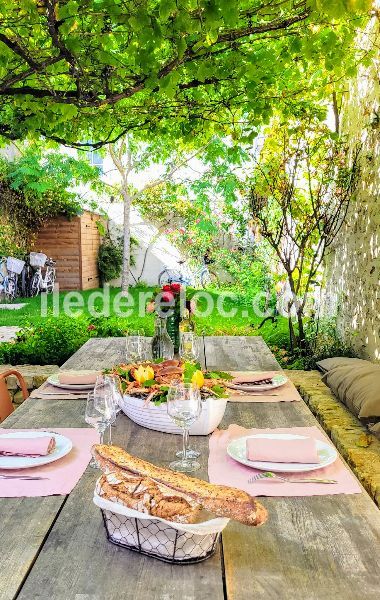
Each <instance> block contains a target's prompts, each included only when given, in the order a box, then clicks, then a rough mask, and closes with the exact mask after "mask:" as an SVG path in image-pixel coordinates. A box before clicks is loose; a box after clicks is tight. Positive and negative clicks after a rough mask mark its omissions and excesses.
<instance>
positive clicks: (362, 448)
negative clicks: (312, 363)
mask: <svg viewBox="0 0 380 600" xmlns="http://www.w3.org/2000/svg"><path fill="white" fill-rule="evenodd" d="M286 374H287V375H288V377H289V378H290V379H291V380H292V381H293V383H294V385H295V386H296V388H297V389H298V391H299V393H300V394H301V396H302V398H303V399H304V400H305V402H306V404H307V405H308V407H309V408H310V410H311V412H312V413H313V414H314V415H315V417H316V418H317V419H318V421H319V423H320V424H321V425H322V427H323V429H324V430H325V431H326V433H327V434H328V435H329V436H330V438H331V439H332V441H333V442H334V444H335V446H336V447H337V449H338V450H339V452H340V453H341V455H342V456H343V457H344V459H345V460H346V461H347V463H348V464H349V465H350V467H351V469H352V470H353V471H354V473H355V475H356V476H357V478H358V479H359V480H360V482H361V483H362V485H363V486H364V487H365V489H366V490H367V492H368V493H369V495H370V496H371V497H372V498H373V499H374V501H375V502H376V504H377V505H378V506H380V440H379V439H378V438H377V437H376V436H374V435H372V434H371V433H370V432H369V431H368V429H367V428H366V427H365V425H363V424H362V423H361V422H360V420H359V419H358V418H357V417H356V416H355V415H353V414H352V413H351V412H350V411H349V410H348V408H346V406H344V404H342V403H341V402H340V401H339V400H338V399H337V398H336V397H335V396H334V394H333V393H332V392H331V391H330V389H329V388H328V387H327V386H326V385H325V384H324V383H323V381H321V374H320V373H319V371H290V370H289V371H287V372H286Z"/></svg>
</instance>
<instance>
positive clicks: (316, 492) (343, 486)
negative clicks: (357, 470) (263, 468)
mask: <svg viewBox="0 0 380 600" xmlns="http://www.w3.org/2000/svg"><path fill="white" fill-rule="evenodd" d="M255 433H293V434H295V435H297V434H298V435H306V436H310V437H314V438H316V439H318V440H321V441H323V442H327V443H330V444H331V445H332V443H331V441H330V440H329V439H328V438H327V437H326V436H325V435H324V433H323V432H322V431H320V430H319V429H318V427H290V428H286V427H281V428H278V429H277V428H276V429H245V428H244V427H240V426H239V425H230V426H229V428H228V429H227V430H219V429H216V430H215V431H214V433H213V434H212V436H211V437H210V442H209V445H210V454H209V461H208V474H209V479H210V482H211V483H217V484H220V485H229V486H233V487H236V488H239V489H241V490H244V491H246V492H248V493H249V494H251V495H252V496H327V495H330V494H360V493H361V491H362V490H361V487H360V485H359V483H358V481H357V479H356V478H355V477H354V475H353V474H352V473H351V472H350V471H349V470H348V469H347V467H346V466H345V465H344V464H343V462H342V460H341V459H340V458H339V457H338V458H337V460H336V461H335V462H334V463H333V464H332V465H330V466H329V467H326V468H324V469H318V470H317V471H309V472H307V473H291V474H289V477H291V478H292V479H302V478H304V477H320V478H324V479H336V480H337V481H338V483H336V484H323V483H299V484H298V483H282V482H279V481H275V480H274V479H261V480H259V481H255V482H254V483H248V479H249V478H250V477H252V476H253V475H255V473H259V472H260V471H258V470H256V469H251V468H250V467H246V466H245V465H242V464H240V463H238V462H236V461H235V460H233V459H232V458H230V457H229V456H228V455H227V445H228V444H229V442H230V441H231V440H233V439H235V438H238V437H243V436H246V435H251V434H255ZM280 475H282V473H280ZM284 475H285V476H286V474H284Z"/></svg>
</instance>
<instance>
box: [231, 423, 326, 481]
mask: <svg viewBox="0 0 380 600" xmlns="http://www.w3.org/2000/svg"><path fill="white" fill-rule="evenodd" d="M248 438H261V439H262V438H266V439H270V440H301V439H305V438H306V436H304V435H293V434H291V433H257V434H255V435H247V436H245V437H241V438H238V439H236V440H233V441H232V442H230V443H229V444H228V446H227V454H228V455H229V456H230V457H231V458H233V459H234V460H236V461H237V462H240V463H242V464H243V465H246V466H247V467H252V468H253V469H259V470H260V471H274V472H277V473H304V472H306V471H316V470H317V469H323V468H324V467H328V465H331V464H332V463H333V462H335V461H336V459H337V457H338V453H337V451H336V450H335V448H334V447H333V446H330V444H326V442H321V441H320V440H315V442H316V445H317V453H318V456H319V458H320V459H321V462H320V463H317V464H316V463H309V464H308V463H272V462H262V461H252V460H248V458H247V439H248Z"/></svg>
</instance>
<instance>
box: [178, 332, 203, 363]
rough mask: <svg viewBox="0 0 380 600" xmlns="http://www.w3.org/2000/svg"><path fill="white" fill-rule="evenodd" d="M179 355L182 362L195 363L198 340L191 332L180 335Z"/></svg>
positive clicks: (197, 353) (197, 352) (197, 354)
mask: <svg viewBox="0 0 380 600" xmlns="http://www.w3.org/2000/svg"><path fill="white" fill-rule="evenodd" d="M179 353H180V356H181V358H183V359H184V360H194V361H196V360H197V359H198V357H199V338H198V337H197V336H196V335H195V334H194V333H193V332H192V331H184V332H183V333H181V344H180V349H179Z"/></svg>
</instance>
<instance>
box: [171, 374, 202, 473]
mask: <svg viewBox="0 0 380 600" xmlns="http://www.w3.org/2000/svg"><path fill="white" fill-rule="evenodd" d="M201 410H202V403H201V393H200V390H199V388H198V387H197V386H195V385H194V384H192V383H177V384H175V385H172V386H171V387H170V388H169V390H168V395H167V411H168V415H169V417H170V418H171V419H172V421H174V423H175V424H176V425H177V426H178V427H180V428H181V429H183V438H182V448H183V450H182V459H181V460H176V461H174V462H172V463H170V468H171V469H173V470H174V471H180V472H181V473H192V472H193V471H196V470H197V469H199V468H200V464H199V463H198V462H197V461H196V460H193V459H192V458H190V457H189V456H188V442H189V429H190V427H191V425H192V424H193V423H194V422H195V421H196V420H197V419H198V418H199V416H200V414H201Z"/></svg>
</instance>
